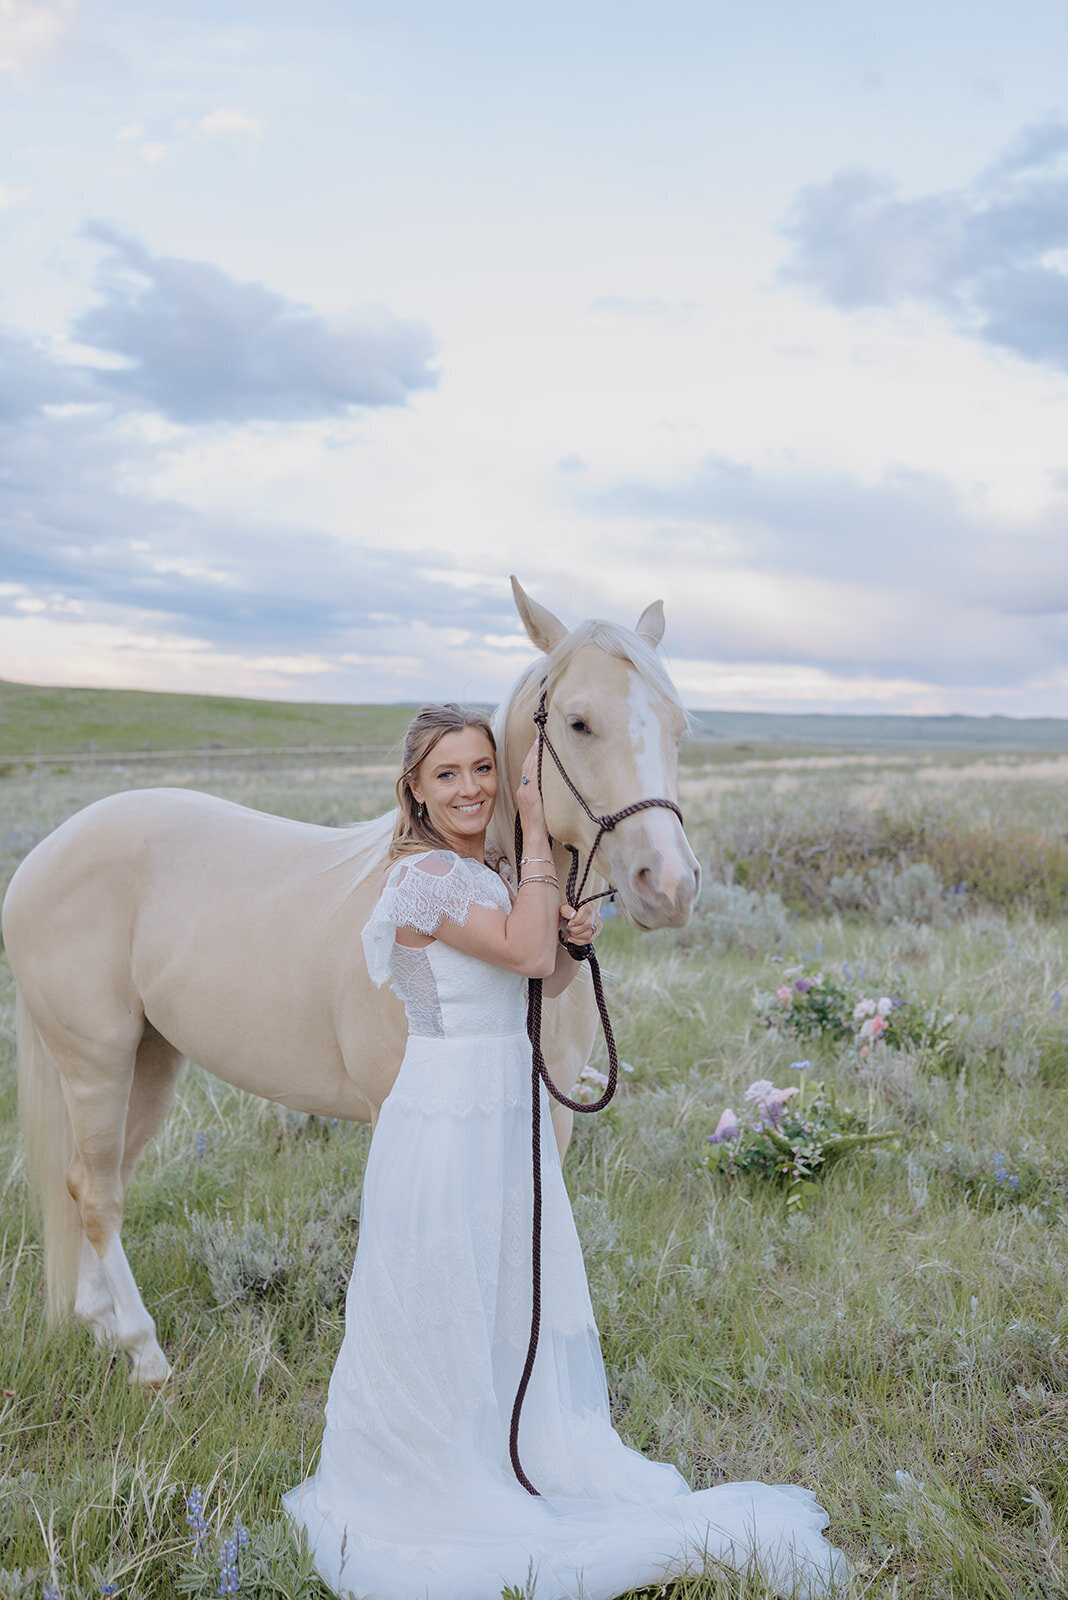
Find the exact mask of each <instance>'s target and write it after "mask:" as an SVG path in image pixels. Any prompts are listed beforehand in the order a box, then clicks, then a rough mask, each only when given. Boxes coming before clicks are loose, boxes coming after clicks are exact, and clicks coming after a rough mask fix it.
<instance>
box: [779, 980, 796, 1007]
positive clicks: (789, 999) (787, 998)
mask: <svg viewBox="0 0 1068 1600" xmlns="http://www.w3.org/2000/svg"><path fill="white" fill-rule="evenodd" d="M775 998H776V1000H781V1001H782V1003H783V1005H784V1006H791V1005H793V993H792V991H791V990H790V989H789V988H788V987H787V986H786V984H785V983H784V984H783V986H782V988H781V989H777V990H776V991H775Z"/></svg>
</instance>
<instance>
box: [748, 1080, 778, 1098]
mask: <svg viewBox="0 0 1068 1600" xmlns="http://www.w3.org/2000/svg"><path fill="white" fill-rule="evenodd" d="M774 1088H775V1085H774V1084H773V1083H772V1081H771V1079H770V1078H757V1079H755V1080H754V1082H752V1083H751V1084H750V1085H749V1087H748V1089H747V1090H746V1091H745V1098H746V1099H747V1100H764V1099H765V1098H766V1097H767V1096H768V1095H769V1094H771V1092H772V1090H773V1089H774Z"/></svg>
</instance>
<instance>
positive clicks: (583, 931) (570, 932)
mask: <svg viewBox="0 0 1068 1600" xmlns="http://www.w3.org/2000/svg"><path fill="white" fill-rule="evenodd" d="M600 931H601V917H600V913H599V912H598V911H597V908H596V906H595V905H594V904H593V902H592V901H590V903H589V904H588V905H584V906H580V907H579V909H578V910H577V911H572V909H571V907H570V906H561V907H560V932H561V933H562V934H563V936H564V938H565V939H566V940H567V942H568V944H592V943H593V941H594V940H595V939H596V937H597V935H598V934H599V933H600Z"/></svg>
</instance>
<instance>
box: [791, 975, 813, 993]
mask: <svg viewBox="0 0 1068 1600" xmlns="http://www.w3.org/2000/svg"><path fill="white" fill-rule="evenodd" d="M794 988H795V989H796V990H797V992H798V994H808V991H809V990H810V989H811V988H812V979H811V978H798V979H796V981H795V982H794Z"/></svg>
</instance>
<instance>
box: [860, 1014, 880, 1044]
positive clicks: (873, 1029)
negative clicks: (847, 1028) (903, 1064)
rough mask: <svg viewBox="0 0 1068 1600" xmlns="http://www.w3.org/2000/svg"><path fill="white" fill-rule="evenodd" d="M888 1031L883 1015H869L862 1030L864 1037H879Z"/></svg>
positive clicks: (861, 1035) (861, 1034) (861, 1033)
mask: <svg viewBox="0 0 1068 1600" xmlns="http://www.w3.org/2000/svg"><path fill="white" fill-rule="evenodd" d="M885 1032H886V1023H885V1021H884V1020H883V1018H882V1017H869V1018H868V1020H867V1022H865V1023H864V1025H863V1026H862V1028H861V1030H860V1037H861V1038H862V1039H871V1040H875V1039H878V1038H879V1036H880V1034H883V1033H885Z"/></svg>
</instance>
